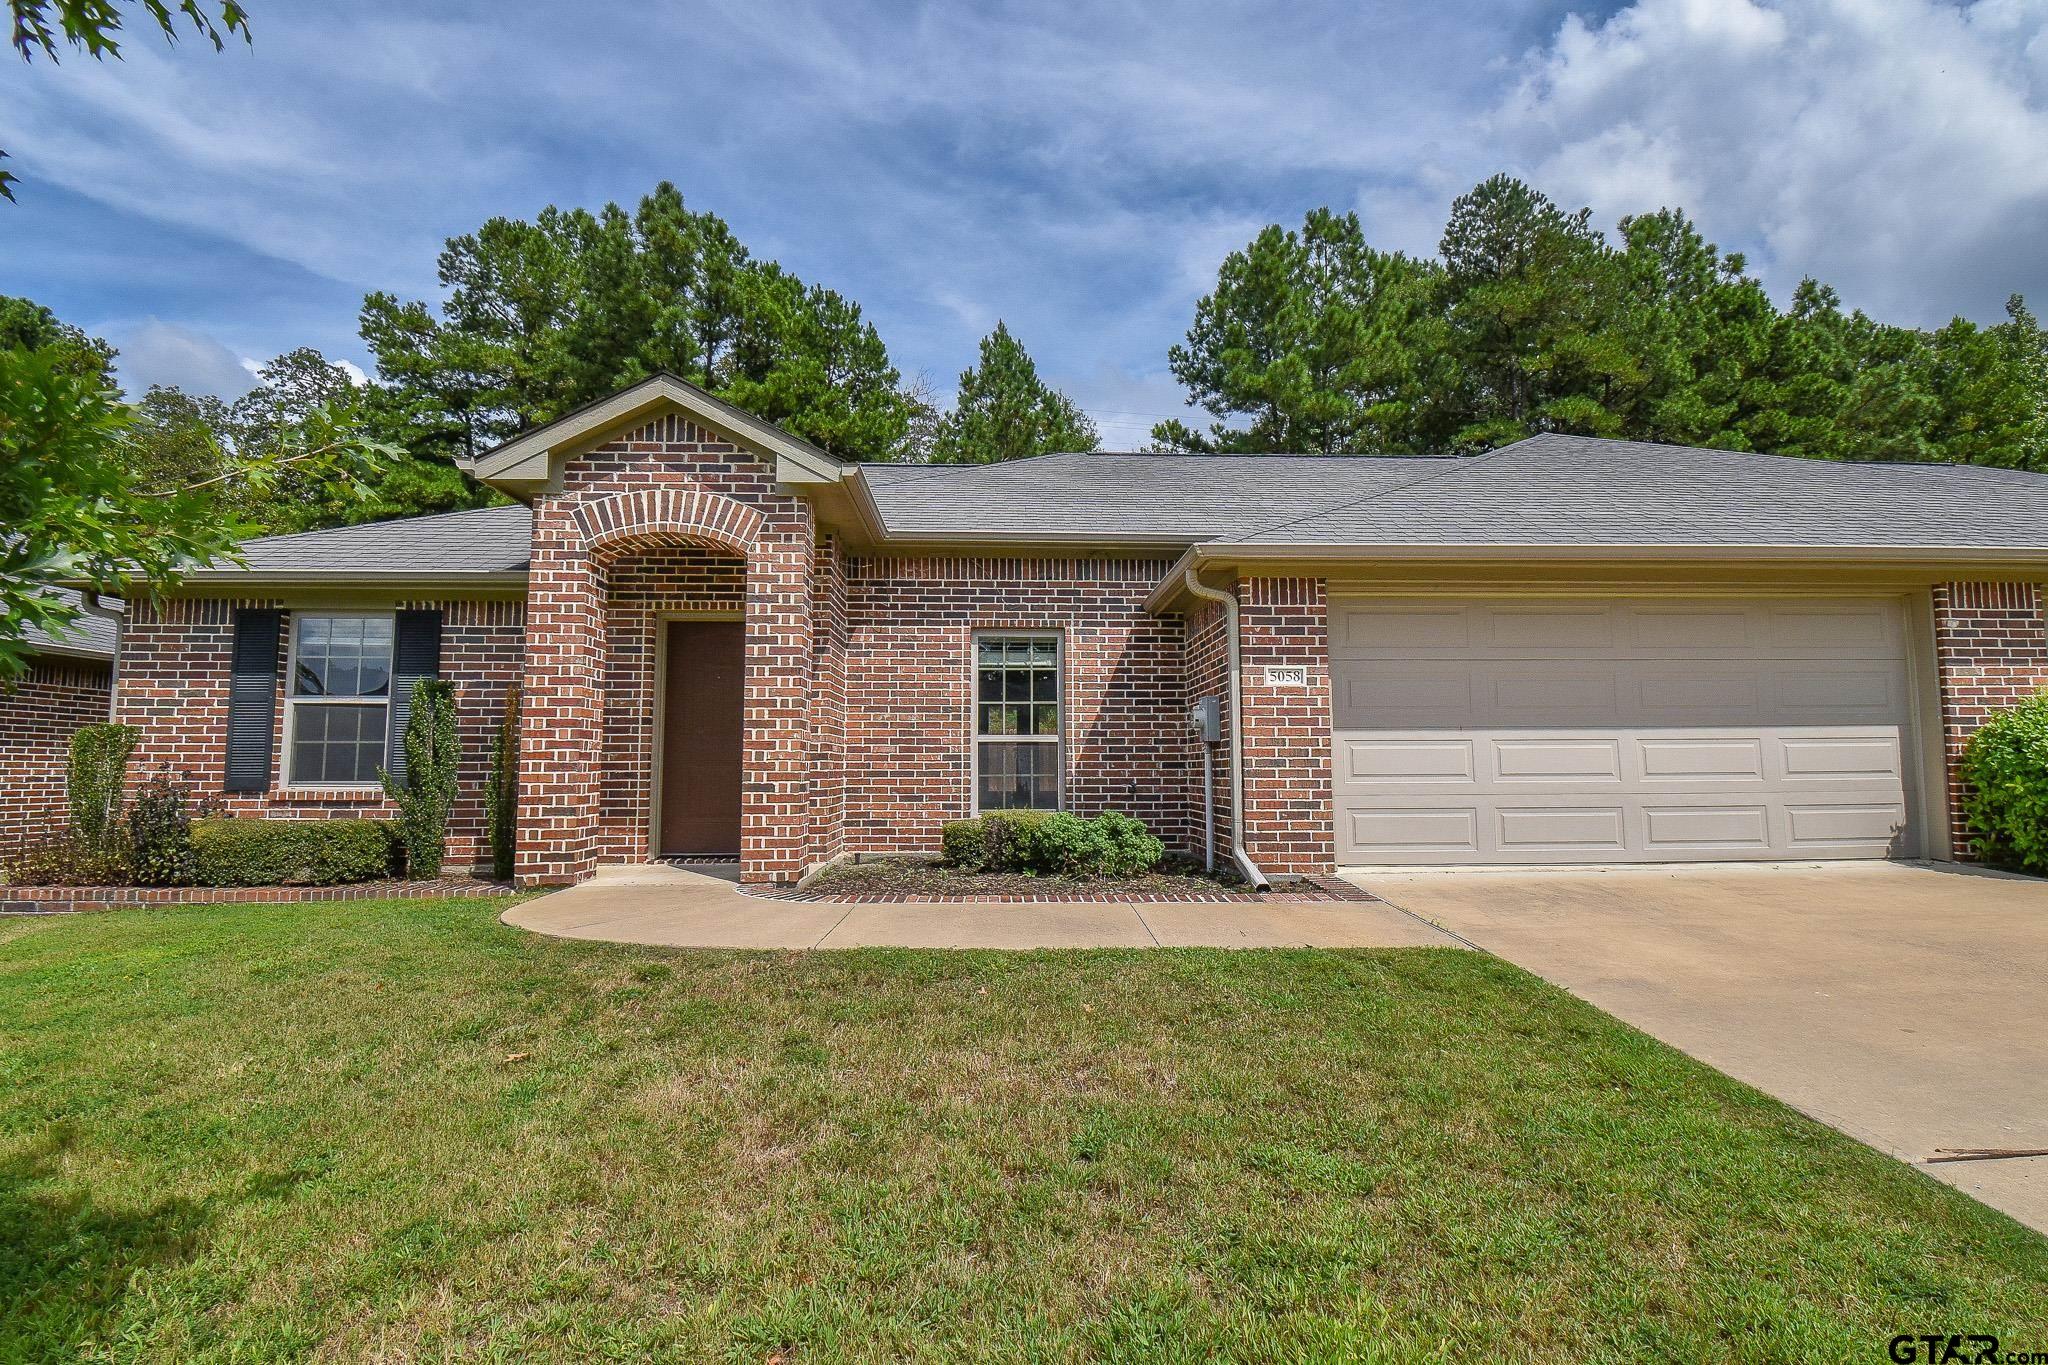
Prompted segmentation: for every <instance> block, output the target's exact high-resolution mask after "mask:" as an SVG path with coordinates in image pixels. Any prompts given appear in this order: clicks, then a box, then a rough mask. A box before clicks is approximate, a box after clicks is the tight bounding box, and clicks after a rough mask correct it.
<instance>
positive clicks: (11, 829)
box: [0, 655, 111, 851]
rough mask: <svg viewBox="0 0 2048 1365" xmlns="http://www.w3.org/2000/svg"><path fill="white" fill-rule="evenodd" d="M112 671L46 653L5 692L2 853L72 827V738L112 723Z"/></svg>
mask: <svg viewBox="0 0 2048 1365" xmlns="http://www.w3.org/2000/svg"><path fill="white" fill-rule="evenodd" d="M110 674H111V669H110V668H109V667H108V666H107V665H106V664H104V663H93V662H91V661H90V660H85V659H66V658H60V657H58V656H55V655H45V656H39V657H37V658H36V659H34V660H32V661H31V662H30V664H29V669H28V672H27V674H25V675H24V676H23V677H21V678H20V679H18V680H16V682H15V683H14V684H13V686H11V687H0V851H6V850H8V849H13V848H18V847H20V846H21V845H23V844H27V843H34V842H37V841H39V840H41V839H43V838H44V837H46V836H48V835H51V834H55V833H56V832H57V831H58V830H60V829H62V828H63V827H64V824H65V819H66V817H65V810H64V771H65V768H66V767H67V766H68V765H69V762H70V758H71V736H72V735H74V734H76V733H77V732H78V730H79V728H80V727H81V726H86V725H96V724H98V723H100V722H101V721H104V720H105V719H106V718H107V697H108V678H109V676H110Z"/></svg>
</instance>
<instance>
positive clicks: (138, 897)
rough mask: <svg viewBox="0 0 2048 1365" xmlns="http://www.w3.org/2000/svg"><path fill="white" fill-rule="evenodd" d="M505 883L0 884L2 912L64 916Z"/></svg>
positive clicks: (483, 888)
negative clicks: (98, 911) (340, 884)
mask: <svg viewBox="0 0 2048 1365" xmlns="http://www.w3.org/2000/svg"><path fill="white" fill-rule="evenodd" d="M511 893H512V887H511V885H510V884H509V883H506V882H493V881H485V880H483V879H481V878H477V877H442V878H440V879H439V880H437V881H431V882H353V883H351V884H349V885H347V886H0V915H68V914H72V913H75V912H77V911H81V910H119V909H124V908H126V907H129V906H137V905H289V904H292V903H295V902H299V901H390V900H402V901H425V900H454V899H457V898H463V897H470V896H505V895H510V894H511Z"/></svg>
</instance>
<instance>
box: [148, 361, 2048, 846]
mask: <svg viewBox="0 0 2048 1365" xmlns="http://www.w3.org/2000/svg"><path fill="white" fill-rule="evenodd" d="M470 472H471V473H473V474H474V475H475V476H476V477H477V478H478V479H480V480H482V481H483V482H484V483H486V484H489V485H490V486H492V487H494V488H496V489H499V490H501V491H503V492H504V493H506V494H509V495H510V496H511V497H512V498H514V499H516V502H515V504H514V505H509V506H502V507H493V508H485V509H482V510H478V511H471V512H460V513H454V514H450V515H446V516H434V517H421V518H414V519H409V520H405V521H398V522H387V523H382V524H378V525H371V526H361V527H352V528H346V529H340V530H331V531H318V532H311V533H307V534H302V535H293V536H282V537H273V538H269V539H266V540H261V541H256V542H253V543H252V544H251V545H250V546H249V547H248V556H247V558H248V562H247V564H246V566H244V567H239V568H234V569H227V568H221V569H214V570H209V571H206V572H203V573H200V574H197V575H195V576H194V577H193V578H191V579H190V580H189V581H188V583H187V584H186V585H185V587H184V588H183V589H182V590H181V591H180V592H179V593H178V594H177V595H175V596H173V597H170V598H167V599H164V600H161V601H158V602H155V603H146V602H144V603H138V604H137V605H136V607H135V608H134V610H133V611H132V612H131V614H130V618H129V620H128V622H127V625H126V628H125V630H124V633H123V639H122V644H121V668H120V673H121V685H120V688H119V690H118V698H117V701H116V704H115V711H116V715H117V718H118V719H121V720H124V721H129V722H132V723H135V724H137V725H139V726H141V727H142V729H143V739H142V743H141V745H140V747H139V749H138V752H137V760H138V761H137V763H136V770H137V771H138V772H146V771H148V770H150V769H151V768H153V767H154V766H155V765H156V764H158V763H168V764H170V765H171V766H173V767H175V768H178V769H181V770H183V771H186V772H188V773H189V774H191V775H192V777H193V778H194V779H195V780H196V781H199V782H202V783H204V784H206V785H208V786H209V787H210V788H212V789H214V790H218V791H222V792H223V794H224V796H225V799H226V800H227V802H228V803H229V805H230V807H231V808H232V809H233V810H235V811H237V812H239V813H242V814H246V815H256V816H265V817H272V818H319V817H324V816H332V815H340V814H361V813H386V805H385V802H384V800H383V798H382V797H381V796H380V795H379V794H378V793H377V791H376V789H375V786H374V781H375V774H376V770H377V768H378V766H380V765H382V764H385V763H387V762H390V761H392V760H393V759H395V758H396V757H397V752H396V745H395V736H396V735H397V734H398V733H399V732H400V730H401V729H402V725H403V698H404V695H405V690H406V686H407V683H408V681H409V679H410V678H411V677H415V676H420V675H423V674H439V675H440V676H444V677H447V678H450V679H452V680H454V681H455V682H456V683H457V684H458V695H459V712H460V717H461V726H462V733H463V740H464V748H465V754H466V763H467V771H466V772H465V774H464V781H463V795H462V804H461V805H460V806H459V808H458V810H457V812H456V817H455V822H454V828H453V831H452V835H451V839H452V847H451V855H452V856H453V857H454V858H455V859H456V860H457V861H458V863H464V862H468V861H471V860H474V859H477V858H480V857H481V856H482V854H483V848H482V830H483V810H482V807H481V804H480V788H481V782H482V775H483V771H484V764H485V760H486V754H487V752H488V747H489V737H490V735H491V733H492V731H493V729H494V727H495V726H496V724H497V723H498V719H499V716H500V714H501V712H502V708H503V705H504V698H505V693H506V691H507V689H508V688H509V687H510V686H511V685H512V684H513V683H514V682H515V681H516V682H518V684H519V686H520V692H521V696H522V705H523V724H522V730H521V799H520V805H519V849H518V858H517V867H518V876H519V880H520V881H521V882H522V883H524V884H527V885H545V884H558V883H565V882H572V881H575V880H576V879H578V878H581V877H583V876H586V875H588V874H589V873H590V872H591V870H592V869H593V868H594V867H596V866H597V865H599V864H602V863H608V862H618V861H635V860H643V859H647V858H649V857H659V856H670V855H674V856H717V855H734V854H736V855H737V856H738V858H739V860H740V868H741V875H742V877H743V879H745V880H748V881H752V882H790V881H794V880H796V879H798V878H800V877H802V876H803V875H805V873H807V872H808V871H810V870H811V869H814V868H816V867H819V866H821V865H822V864H824V863H826V862H828V861H830V860H832V859H835V858H839V857H842V856H846V855H862V854H896V853H926V852H932V851H934V850H935V849H936V847H937V842H938V834H939V827H940V824H941V822H942V821H945V820H948V819H952V818H956V817H959V816H964V815H967V814H969V813H970V812H973V811H976V810H986V809H997V808H1008V807H1018V806H1028V807H1039V808H1053V807H1061V808H1066V809H1070V810H1074V811H1077V812H1079V813H1082V814H1089V813H1093V812H1095V811H1099V810H1103V809H1109V808H1114V809H1119V810H1123V811H1126V812H1129V813H1131V814H1134V815H1137V816H1139V817H1141V818H1142V819H1144V820H1145V821H1146V822H1147V823H1149V824H1150V825H1151V826H1152V827H1153V828H1154V829H1155V830H1156V831H1157V832H1158V833H1159V834H1160V835H1161V836H1162V837H1163V838H1165V839H1166V841H1167V842H1168V844H1169V845H1170V846H1175V847H1179V848H1182V849H1185V850H1188V851H1190V852H1196V853H1199V852H1200V851H1201V850H1202V849H1203V848H1204V846H1205V844H1206V845H1207V846H1208V848H1209V849H1210V850H1211V851H1212V852H1213V854H1214V856H1216V857H1218V858H1221V859H1226V860H1229V859H1235V860H1236V861H1238V862H1239V863H1240V864H1241V865H1242V866H1243V867H1244V868H1245V869H1246V870H1247V871H1248V873H1250V874H1251V875H1253V876H1254V877H1255V878H1270V877H1280V876H1285V875H1289V874H1308V873H1320V872H1325V871H1328V870H1329V869H1331V868H1332V867H1334V866H1340V865H1351V864H1359V865H1364V864H1411V863H1445V862H1455V863H1463V862H1475V863H1477V862H1500V863H1568V862H1587V863H1616V862H1627V861H1668V860H1687V859H1693V860H1715V861H1722V860H1730V859H1819V858H1830V859H1832V858H1875V857H1929V858H1947V857H1952V856H1959V855H1960V854H1961V853H1962V852H1963V850H1964V849H1965V848H1966V833H1965V832H1964V831H1960V830H1958V828H1957V820H1958V815H1957V807H1956V799H1957V793H1956V791H1955V789H1954V781H1953V777H1952V767H1953V761H1954V759H1955V757H1956V755H1957V753H1958V751H1959V748H1960V746H1961V744H1962V743H1963V741H1964V740H1965V739H1966V737H1967V735H1968V734H1969V732H1970V730H1971V729H1972V727H1974V726H1975V725H1976V724H1978V723H1979V722H1980V721H1981V720H1982V718H1983V717H1984V716H1985V715H1986V714H1987V713H1988V712H1989V711H1990V710H1991V709H1993V708H1995V707H1997V706H2000V705H2003V704H2006V703H2009V702H2011V701H2013V700H2016V699H2018V698H2019V697H2021V696H2024V695H2026V694H2028V693H2030V692H2032V691H2034V690H2035V689H2037V688H2039V687H2041V686H2043V685H2044V684H2048V637H2044V633H2043V620H2042V603H2041V590H2040V584H2041V582H2042V580H2043V577H2044V574H2048V541H2044V536H2043V532H2042V529H2041V528H2042V527H2043V526H2044V525H2048V478H2043V477H2039V476H2034V475H2028V474H2022V473H2016V472H2012V471H2005V470H1995V469H1985V468H1974V467H1934V466H1917V465H1903V464H1842V463H1825V462H1818V461H1807V460H1796V459H1783V458H1778V457H1773V456H1768V455H1753V454H1740V453H1734V452H1728V451H1718V450H1691V449H1684V448H1678V447H1670V446H1658V445H1648V444H1639V443H1629V442H1614V441H1599V440H1591V439H1584V438H1577V437H1562V436H1542V437H1536V438H1533V439H1530V440H1526V441H1523V442H1520V443H1518V444H1516V445H1513V446H1509V447H1505V448H1503V449H1501V450H1497V451H1493V452H1491V453H1489V454H1486V455H1480V456H1470V457H1445V458H1423V457H1401V458H1395V457H1297V456H1280V455H1274V456H1216V457H1206V456H1168V455H1149V454H1139V455H1102V454H1097V455H1058V456H1047V457H1043V458H1040V459H1037V460H1030V461H1020V462H1017V463H1014V464H1008V465H992V466H946V467H921V466H907V465H867V466H859V465H850V464H845V463H842V462H841V461H839V460H837V459H834V458H833V457H831V456H830V455H828V454H826V453H825V452H823V451H821V450H818V449H817V448H815V447H813V446H810V445H809V444H807V443H805V442H803V441H801V440H798V439H796V438H794V437H792V436H790V435H789V434H788V433H786V432H783V431H781V430H779V429H778V428H776V427H774V426H772V425H769V424H767V423H764V422H762V421H760V420H758V419H756V418H753V417H751V416H749V415H747V414H745V413H742V412H740V411H738V410H736V409H734V408H732V407H730V406H728V405H726V404H724V403H722V402H720V401H719V400H717V399H715V398H713V397H711V396H710V395H708V394H706V393H704V392H703V391H701V390H699V389H697V388H695V387H693V386H691V385H689V384H686V383H683V382H681V381H679V380H676V379H672V378H668V377H658V378H655V379H652V380H649V381H647V382H645V383H643V384H640V385H637V386H635V387H633V388H631V389H629V390H626V391H625V392H622V393H620V394H617V395H615V396H613V397H611V398H609V399H606V400H604V401H602V402H599V403H596V404H593V405H591V406H589V407H587V408H585V409H583V410H581V411H579V412H576V413H573V414H571V415H569V416H567V417H564V418H562V419H561V420H559V421H557V422H554V423H552V424H550V425H548V426H545V427H541V428H538V429H536V430H533V431H529V432H527V433H525V434H523V435H521V436H519V437H517V438H516V439H514V440H512V441H510V442H508V443H506V444H505V445H503V446H501V447H499V448H498V449H496V450H494V451H492V452H489V453H488V454H485V455H483V456H481V457H479V458H478V459H477V460H476V461H475V462H474V465H473V467H472V468H471V471H470ZM1205 699H1214V712H1213V714H1214V716H1215V720H1214V722H1213V724H1212V726H1211V728H1209V729H1208V730H1207V731H1206V732H1205V731H1204V730H1203V729H1202V728H1201V727H1199V726H1196V725H1192V724H1191V723H1190V711H1191V709H1194V708H1196V707H1197V706H1198V704H1200V703H1202V702H1203V701H1204V700H1205ZM1205 774H1206V777H1205ZM1240 812H1241V814H1242V818H1241V819H1240V818H1239V816H1240Z"/></svg>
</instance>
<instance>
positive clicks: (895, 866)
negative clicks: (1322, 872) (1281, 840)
mask: <svg viewBox="0 0 2048 1365" xmlns="http://www.w3.org/2000/svg"><path fill="white" fill-rule="evenodd" d="M769 894H772V895H774V896H776V897H778V898H780V899H783V900H802V901H830V902H846V903H852V904H864V903H874V902H896V901H1129V902H1139V903H1159V902H1169V901H1181V902H1185V901H1221V902H1231V901H1246V902H1257V901H1268V900H1275V899H1278V900H1294V901H1369V900H1372V899H1374V898H1373V897H1372V896H1370V895H1368V894H1367V893H1365V892H1363V891H1361V890H1359V889H1358V888H1357V887H1355V886H1352V885H1351V884H1350V883H1348V882H1344V881H1340V880H1338V879H1337V878H1334V877H1329V878H1315V879H1305V880H1300V881H1292V882H1285V883H1282V884H1280V885H1279V886H1277V887H1276V888H1275V889H1274V890H1273V892H1271V893H1270V894H1268V893H1261V892H1258V891H1254V890H1252V889H1251V887H1249V886H1248V885H1247V884H1246V883H1245V882H1243V881H1241V880H1238V879H1234V878H1224V877H1220V876H1214V875H1210V874H1208V873H1205V872H1204V871H1203V870H1202V867H1201V865H1200V864H1198V863H1193V862H1186V863H1182V862H1176V861H1169V862H1164V863H1162V864H1160V866H1158V867H1157V868H1154V869H1153V870H1152V871H1150V872H1141V873H1137V874H1134V875H1130V876H1110V875H1100V876H1079V877H1077V876H1062V875H1059V874H1054V873H1032V872H988V871H982V870H979V869H975V868H965V867H956V866H953V865H951V864H948V863H945V862H942V861H940V860H938V859H933V858H878V859H875V860H874V861H872V862H860V863H856V862H842V863H834V864H833V865H832V866H830V867H828V868H826V869H824V870H823V871H822V872H820V873H818V875H817V876H815V877H813V878H811V879H810V880H809V881H808V882H806V883H804V885H803V887H802V888H801V889H799V890H795V891H779V892H773V893H769Z"/></svg>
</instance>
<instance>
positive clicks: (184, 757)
mask: <svg viewBox="0 0 2048 1365" xmlns="http://www.w3.org/2000/svg"><path fill="white" fill-rule="evenodd" d="M282 605H283V604H282V603H280V602H277V601H271V600H228V599H224V598H202V597H181V598H170V599H166V600H163V601H160V602H155V603H152V602H150V601H148V600H146V599H138V600H137V601H136V602H135V603H133V604H132V605H131V607H130V611H129V617H128V623H127V626H126V627H125V629H124V631H123V635H122V642H121V685H120V688H119V691H118V699H117V703H116V708H115V719H117V720H119V721H120V722H121V723H123V724H126V725H135V726H139V727H140V728H141V731H142V734H141V736H140V738H139V740H138V742H137V744H136V746H135V752H134V755H133V757H132V758H131V759H130V762H129V780H130V783H131V784H134V783H138V782H140V781H142V780H143V779H144V778H145V777H147V776H149V775H150V774H152V773H154V772H156V771H157V770H158V769H159V768H169V769H170V770H171V771H172V772H174V773H176V774H179V775H180V776H182V777H183V778H184V779H185V780H186V781H187V782H189V783H191V784H192V787H193V790H194V791H195V793H197V794H198V795H200V796H201V797H204V798H208V799H211V800H213V801H217V802H219V803H220V804H221V805H222V806H223V808H224V810H225V812H226V813H227V814H230V815H238V816H252V817H263V818H267V819H281V820H320V819H332V818H337V817H341V816H351V815H369V816H378V817H389V816H391V815H393V814H395V813H396V812H395V809H394V808H393V806H392V805H391V803H390V802H389V801H387V800H385V799H384V797H383V795H382V794H381V793H377V792H365V791H362V790H360V789H320V788H296V789H287V788H285V787H284V785H283V784H284V763H285V751H284V723H285V700H284V696H285V683H286V678H285V664H286V657H287V654H288V652H289V650H290V647H291V612H290V611H289V610H287V611H286V613H285V618H284V623H283V627H282V629H281V630H280V632H279V637H278V669H277V672H278V691H277V704H276V716H275V719H274V720H273V722H272V730H271V745H272V750H271V788H270V790H269V791H266V792H261V793H238V794H234V795H227V794H224V793H223V792H222V791H221V783H222V780H223V777H224V773H225V769H226V766H227V724H228V721H227V716H228V680H229V669H230V663H231V660H232V656H233V650H234V616H233V613H234V609H235V608H236V607H238V606H250V607H280V606H282ZM398 607H423V608H434V609H436V610H439V611H440V612H441V613H442V621H441V672H442V676H443V677H446V678H448V679H449V680H450V681H452V682H453V683H454V684H455V688H456V691H455V709H456V727H457V732H458V734H459V735H460V738H461V743H462V764H461V768H460V771H459V775H458V781H459V784H460V795H459V796H458V798H457V800H456V803H455V808H454V810H453V811H452V812H451V813H450V816H449V830H448V857H449V860H450V862H451V863H452V864H453V866H455V867H457V868H463V869H467V868H469V867H471V866H476V865H485V864H488V863H489V861H490V853H489V849H488V847H487V846H486V844H485V837H484V806H483V788H484V781H485V777H486V774H487V773H488V771H489V766H490V752H491V742H492V739H493V738H494V737H495V735H496V733H497V727H498V724H499V722H500V720H501V719H502V718H503V715H504V705H505V690H506V688H507V687H508V686H510V684H511V682H512V680H513V679H514V678H516V677H518V676H519V668H520V653H521V646H522V640H523V637H524V633H525V628H524V619H525V608H524V605H523V604H522V603H519V602H461V601H447V602H439V601H421V602H403V603H396V604H394V607H393V609H394V610H396V609H397V608H398Z"/></svg>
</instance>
